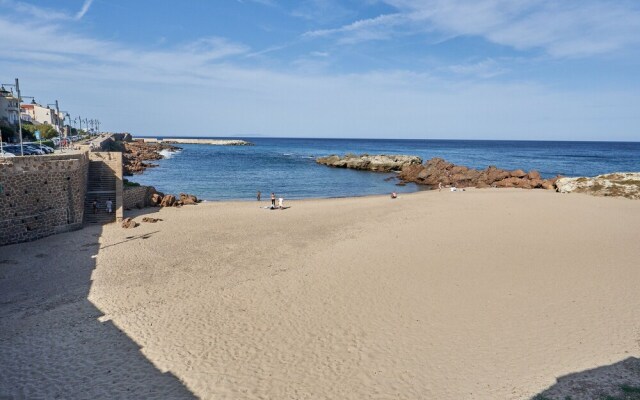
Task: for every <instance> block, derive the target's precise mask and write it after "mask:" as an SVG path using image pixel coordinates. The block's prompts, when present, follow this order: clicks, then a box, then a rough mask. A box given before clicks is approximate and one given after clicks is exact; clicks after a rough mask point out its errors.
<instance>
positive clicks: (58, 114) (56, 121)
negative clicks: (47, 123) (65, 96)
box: [47, 100, 62, 151]
mask: <svg viewBox="0 0 640 400" xmlns="http://www.w3.org/2000/svg"><path fill="white" fill-rule="evenodd" d="M51 106H56V120H55V123H56V128H57V129H56V130H57V131H58V136H59V137H60V143H61V144H62V129H60V106H59V105H58V100H56V102H55V103H51V104H47V107H49V109H50V110H51V111H53V110H52V109H51ZM60 151H62V145H61V146H60Z"/></svg>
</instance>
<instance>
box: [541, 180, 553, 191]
mask: <svg viewBox="0 0 640 400" xmlns="http://www.w3.org/2000/svg"><path fill="white" fill-rule="evenodd" d="M540 187H541V188H543V189H546V190H553V189H555V188H556V187H555V185H554V182H552V181H551V180H550V179H545V180H544V181H542V184H541V185H540Z"/></svg>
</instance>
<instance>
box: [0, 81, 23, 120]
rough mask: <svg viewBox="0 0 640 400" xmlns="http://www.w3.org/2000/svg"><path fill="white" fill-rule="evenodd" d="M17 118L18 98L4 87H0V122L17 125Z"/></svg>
mask: <svg viewBox="0 0 640 400" xmlns="http://www.w3.org/2000/svg"><path fill="white" fill-rule="evenodd" d="M18 118H19V115H18V98H17V97H15V96H14V95H13V92H10V91H8V90H6V89H5V88H4V86H3V87H0V120H2V121H4V122H6V123H9V124H11V125H17V124H18Z"/></svg>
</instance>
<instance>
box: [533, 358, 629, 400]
mask: <svg viewBox="0 0 640 400" xmlns="http://www.w3.org/2000/svg"><path fill="white" fill-rule="evenodd" d="M533 399H534V400H556V399H558V400H569V399H570V400H583V399H584V400H586V399H588V400H640V359H639V358H635V357H629V358H626V359H624V360H622V361H619V362H617V363H614V364H610V365H605V366H602V367H597V368H593V369H588V370H585V371H581V372H576V373H573V374H568V375H565V376H562V377H560V378H558V380H557V383H556V384H555V385H553V386H551V387H549V388H547V389H546V390H544V391H542V392H540V393H539V394H537V395H536V396H534V397H533Z"/></svg>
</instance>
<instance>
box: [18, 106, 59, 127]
mask: <svg viewBox="0 0 640 400" xmlns="http://www.w3.org/2000/svg"><path fill="white" fill-rule="evenodd" d="M20 108H21V110H22V113H21V114H22V119H23V120H28V121H31V122H33V123H34V124H47V125H53V127H54V128H56V131H58V132H60V126H61V125H62V121H63V120H64V117H62V118H60V116H59V115H58V114H57V113H56V110H54V109H52V108H49V107H43V106H41V105H40V104H37V103H36V102H35V101H32V102H31V104H22V105H21V106H20Z"/></svg>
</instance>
